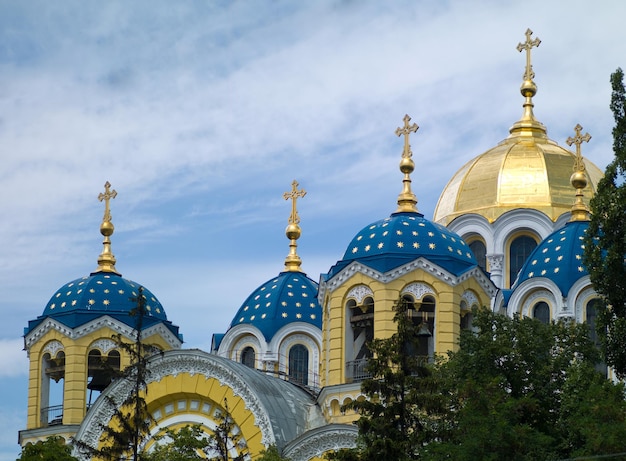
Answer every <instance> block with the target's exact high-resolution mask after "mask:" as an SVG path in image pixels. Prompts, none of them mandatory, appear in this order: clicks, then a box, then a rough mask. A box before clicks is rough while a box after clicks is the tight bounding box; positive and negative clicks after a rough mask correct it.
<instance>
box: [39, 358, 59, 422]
mask: <svg viewBox="0 0 626 461" xmlns="http://www.w3.org/2000/svg"><path fill="white" fill-rule="evenodd" d="M42 371H43V373H42V377H41V396H40V397H41V416H40V422H41V426H42V427H46V426H53V425H57V424H63V398H64V386H65V353H64V352H63V351H59V352H57V354H56V355H55V356H54V357H52V356H51V355H50V354H49V353H46V354H44V356H43V367H42Z"/></svg>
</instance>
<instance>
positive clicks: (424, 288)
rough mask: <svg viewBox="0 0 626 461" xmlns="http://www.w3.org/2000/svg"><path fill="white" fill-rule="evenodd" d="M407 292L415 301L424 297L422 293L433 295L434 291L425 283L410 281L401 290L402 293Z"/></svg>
mask: <svg viewBox="0 0 626 461" xmlns="http://www.w3.org/2000/svg"><path fill="white" fill-rule="evenodd" d="M404 293H409V294H411V295H413V297H414V298H415V300H416V301H419V300H420V299H422V298H423V297H424V295H433V296H435V291H434V290H433V289H432V288H431V287H430V286H429V285H426V284H425V283H419V282H418V283H411V284H409V285H407V286H406V287H404V290H402V294H404Z"/></svg>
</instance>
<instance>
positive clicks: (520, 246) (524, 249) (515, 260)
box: [509, 235, 537, 286]
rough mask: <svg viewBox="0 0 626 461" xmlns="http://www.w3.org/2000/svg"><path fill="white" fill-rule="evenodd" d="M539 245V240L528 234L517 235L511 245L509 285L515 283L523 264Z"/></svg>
mask: <svg viewBox="0 0 626 461" xmlns="http://www.w3.org/2000/svg"><path fill="white" fill-rule="evenodd" d="M536 247H537V242H535V239H533V238H532V237H529V236H528V235H522V236H520V237H517V238H516V239H515V240H513V241H512V242H511V246H510V247H509V286H511V285H513V282H515V279H516V278H517V274H518V273H519V271H520V270H521V269H522V266H523V265H524V263H525V262H526V260H527V259H528V257H529V256H530V254H531V253H532V252H533V250H534V249H535V248H536Z"/></svg>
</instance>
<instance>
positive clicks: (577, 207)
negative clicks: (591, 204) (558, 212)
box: [565, 123, 591, 221]
mask: <svg viewBox="0 0 626 461" xmlns="http://www.w3.org/2000/svg"><path fill="white" fill-rule="evenodd" d="M582 129H583V127H582V126H580V123H579V124H577V125H576V126H575V127H574V132H575V133H576V134H575V135H574V137H571V136H570V137H569V138H567V140H566V141H565V142H566V143H567V145H568V146H571V145H572V144H576V160H575V162H574V173H572V176H571V177H570V181H571V183H572V186H573V187H574V189H576V200H575V201H574V205H573V206H572V217H571V218H570V221H589V208H587V205H585V203H584V202H583V189H584V188H585V187H587V175H586V174H585V163H584V162H583V156H582V153H581V151H580V150H581V149H580V146H581V144H582V143H583V142H589V140H590V139H591V135H590V134H589V133H585V134H584V135H583V134H581V132H582Z"/></svg>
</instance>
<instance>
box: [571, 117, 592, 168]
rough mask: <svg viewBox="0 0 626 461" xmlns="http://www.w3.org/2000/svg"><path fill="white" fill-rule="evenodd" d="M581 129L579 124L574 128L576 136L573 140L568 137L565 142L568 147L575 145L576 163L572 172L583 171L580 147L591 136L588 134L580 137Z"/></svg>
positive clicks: (583, 165)
mask: <svg viewBox="0 0 626 461" xmlns="http://www.w3.org/2000/svg"><path fill="white" fill-rule="evenodd" d="M582 129H583V127H582V126H580V123H579V124H577V125H576V126H575V127H574V131H576V136H574V137H573V138H572V137H571V136H570V137H569V138H567V139H566V140H565V142H566V143H567V145H568V146H571V145H572V144H576V162H575V163H574V171H585V164H584V163H583V156H582V154H581V153H580V145H581V144H582V143H583V141H584V142H589V140H590V139H591V135H590V134H589V133H585V134H584V135H581V134H580V132H581V131H582Z"/></svg>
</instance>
